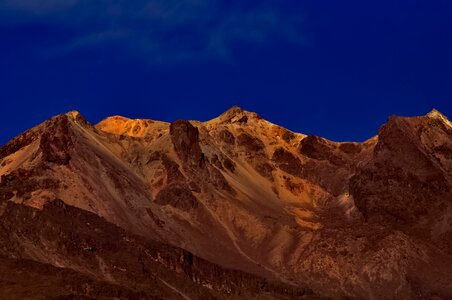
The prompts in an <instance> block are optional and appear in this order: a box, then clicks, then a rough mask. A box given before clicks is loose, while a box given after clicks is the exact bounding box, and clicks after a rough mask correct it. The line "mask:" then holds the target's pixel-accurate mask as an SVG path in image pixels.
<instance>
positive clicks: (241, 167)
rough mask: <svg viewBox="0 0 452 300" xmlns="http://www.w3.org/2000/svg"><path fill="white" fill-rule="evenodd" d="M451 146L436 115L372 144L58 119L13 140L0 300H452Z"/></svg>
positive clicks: (223, 122) (446, 125)
mask: <svg viewBox="0 0 452 300" xmlns="http://www.w3.org/2000/svg"><path fill="white" fill-rule="evenodd" d="M451 153H452V124H451V123H450V122H449V121H448V119H447V118H446V117H445V116H444V115H442V114H441V113H439V112H437V111H432V112H431V113H429V114H428V115H426V116H421V117H397V116H393V117H391V118H389V120H388V122H387V123H386V124H384V125H383V126H382V127H381V129H380V131H379V133H378V135H377V136H375V137H373V138H371V139H369V140H368V141H365V142H363V143H352V142H346V143H337V142H332V141H329V140H326V139H323V138H321V137H317V136H306V135H303V134H298V133H294V132H291V131H289V130H287V129H285V128H282V127H280V126H277V125H275V124H272V123H270V122H268V121H266V120H264V119H262V118H261V117H260V116H259V115H257V114H256V113H251V112H247V111H244V110H242V109H240V108H238V107H233V108H231V109H230V110H228V111H226V112H225V113H223V114H222V115H221V116H219V117H217V118H215V119H213V120H210V121H207V122H198V121H176V122H173V123H165V122H159V121H152V120H131V119H127V118H124V117H120V116H114V117H110V118H107V119H105V120H103V121H102V122H100V123H99V124H97V125H92V124H90V123H89V122H88V121H86V120H85V119H84V118H83V117H82V116H81V115H80V114H79V113H78V112H69V113H67V114H63V115H59V116H56V117H53V118H51V119H49V120H47V121H45V122H44V123H42V124H40V125H38V126H36V127H35V128H32V129H30V130H29V131H27V132H25V133H23V134H21V135H20V136H18V137H16V138H15V139H13V140H12V141H11V142H9V143H8V144H7V145H5V146H4V147H2V148H0V176H1V181H0V226H1V227H2V230H1V234H0V259H1V260H2V262H3V263H2V267H1V268H0V283H1V284H0V286H2V287H0V296H1V297H3V298H8V297H9V298H11V299H24V298H27V297H28V298H39V297H41V298H49V297H56V298H58V297H60V298H61V297H63V298H64V297H66V296H69V295H76V296H86V297H93V298H106V299H108V298H114V297H117V298H118V297H119V298H121V297H122V298H127V299H135V298H140V297H141V298H143V299H148V298H153V297H154V298H163V299H169V298H185V299H221V298H223V297H228V298H242V299H250V298H262V299H299V298H308V299H311V298H317V297H325V298H338V299H340V298H354V299H363V298H366V299H415V298H418V299H427V298H434V297H437V298H443V299H448V298H451V297H452V284H451V282H452V256H451V255H452V233H451V232H452V230H451V229H452V228H451V226H452V154H451ZM11 270H14V272H12V271H11ZM20 270H23V271H20ZM43 276H44V278H47V279H46V280H43V279H42V278H43ZM70 282H71V283H70ZM55 287H58V289H57V288H55Z"/></svg>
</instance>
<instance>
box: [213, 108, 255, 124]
mask: <svg viewBox="0 0 452 300" xmlns="http://www.w3.org/2000/svg"><path fill="white" fill-rule="evenodd" d="M249 119H262V118H261V117H260V116H259V115H258V114H257V113H255V112H249V111H247V110H244V109H243V108H241V107H239V106H237V105H234V106H232V107H231V108H229V109H228V110H226V111H225V112H224V113H222V114H221V115H220V116H218V117H217V118H215V119H214V120H216V121H219V123H242V124H246V123H247V122H248V120H249Z"/></svg>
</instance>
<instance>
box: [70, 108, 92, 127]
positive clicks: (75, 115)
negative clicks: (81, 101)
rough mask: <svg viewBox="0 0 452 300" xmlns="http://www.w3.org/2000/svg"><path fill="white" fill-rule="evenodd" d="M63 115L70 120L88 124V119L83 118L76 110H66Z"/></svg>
mask: <svg viewBox="0 0 452 300" xmlns="http://www.w3.org/2000/svg"><path fill="white" fill-rule="evenodd" d="M65 115H66V117H67V118H68V119H69V120H70V121H74V122H76V123H81V124H88V121H87V120H86V119H85V117H84V116H83V115H82V114H81V113H80V112H78V111H77V110H71V111H68V112H67V113H66V114H65Z"/></svg>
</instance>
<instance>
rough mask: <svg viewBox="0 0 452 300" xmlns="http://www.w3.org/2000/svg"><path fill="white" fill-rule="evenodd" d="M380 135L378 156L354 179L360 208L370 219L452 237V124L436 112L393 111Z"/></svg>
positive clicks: (353, 192)
mask: <svg viewBox="0 0 452 300" xmlns="http://www.w3.org/2000/svg"><path fill="white" fill-rule="evenodd" d="M378 137H379V138H378V143H377V145H376V147H375V150H374V153H373V156H372V158H371V159H370V160H369V161H368V162H367V163H366V164H364V165H362V166H361V168H359V171H358V172H357V174H355V175H354V176H353V178H352V180H351V184H350V188H351V193H352V195H353V196H354V198H355V199H356V200H355V203H356V205H357V206H358V208H359V210H360V211H361V212H362V213H363V215H364V217H365V218H366V219H367V220H369V221H377V222H388V223H389V224H391V226H394V227H397V228H401V229H403V230H406V231H410V232H416V233H417V234H422V235H423V236H427V237H432V238H433V239H436V240H441V242H444V240H445V239H446V240H447V239H450V237H449V238H446V236H444V234H446V235H450V233H448V232H449V231H450V224H451V223H450V221H451V220H452V218H451V205H452V203H451V199H452V189H451V182H452V181H451V174H452V173H451V172H450V170H451V169H450V163H451V160H450V158H449V157H448V154H444V151H442V150H441V149H449V151H447V153H449V152H450V150H451V149H452V148H451V146H452V127H450V126H449V125H448V123H446V122H445V121H444V120H442V119H439V118H434V117H431V116H424V117H413V118H400V117H392V118H390V120H389V121H388V123H387V124H385V125H384V126H382V128H381V129H380V132H379V135H378ZM438 149H440V150H439V151H438Z"/></svg>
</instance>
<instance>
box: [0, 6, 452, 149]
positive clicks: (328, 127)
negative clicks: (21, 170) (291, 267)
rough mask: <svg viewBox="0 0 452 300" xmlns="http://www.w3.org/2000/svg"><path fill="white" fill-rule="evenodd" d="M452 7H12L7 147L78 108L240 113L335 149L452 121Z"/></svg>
mask: <svg viewBox="0 0 452 300" xmlns="http://www.w3.org/2000/svg"><path fill="white" fill-rule="evenodd" d="M451 15H452V1H450V0H435V1H432V0H425V1H416V0H403V1H402V0H380V1H362V0H359V1H357V0H356V1H337V0H335V1H328V0H324V1H303V0H293V1H285V0H275V1H268V0H262V1H235V0H221V1H220V0H150V1H144V0H136V1H128V0H102V1H93V0H1V1H0V104H1V108H0V130H1V131H0V144H3V143H5V142H6V141H7V140H9V139H10V138H11V137H13V136H15V135H17V134H19V133H20V132H21V131H23V130H25V129H27V128H30V127H32V126H34V125H36V124H37V123H40V122H41V121H43V120H44V119H46V118H48V117H50V116H52V115H55V114H59V113H62V112H66V111H68V110H72V109H76V110H79V111H80V112H81V113H82V114H84V115H85V116H86V117H87V118H88V120H90V121H92V122H97V121H99V120H101V119H102V118H104V117H106V116H109V115H115V114H120V115H124V116H127V117H132V118H151V119H160V120H165V121H173V120H176V119H199V120H208V119H210V118H213V117H215V116H217V115H218V114H220V113H221V112H223V111H224V110H226V109H227V108H229V107H230V106H232V105H239V106H242V107H243V108H245V109H247V110H250V111H256V112H258V113H259V114H260V115H262V116H263V117H264V118H266V119H268V120H270V121H272V122H274V123H277V124H280V125H283V126H285V127H287V128H289V129H291V130H294V131H298V132H303V133H307V134H317V135H321V136H324V137H327V138H330V139H333V140H358V141H359V140H364V139H367V138H369V137H371V136H373V135H374V134H375V133H376V132H377V130H378V128H379V126H380V125H381V124H382V123H384V122H385V120H386V119H387V117H388V116H390V115H391V114H398V115H421V114H425V113H427V112H428V111H429V110H431V109H432V108H437V109H439V110H440V111H442V112H443V113H445V114H446V115H448V116H449V117H451V116H452V55H451V54H452V18H451V17H450V16H451Z"/></svg>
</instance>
